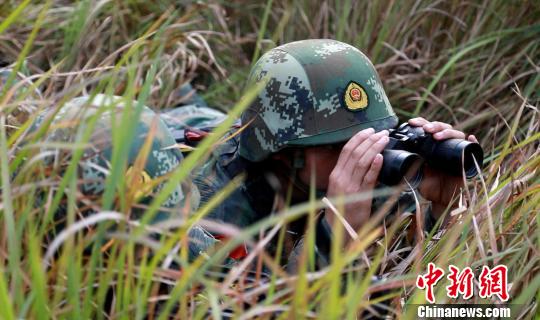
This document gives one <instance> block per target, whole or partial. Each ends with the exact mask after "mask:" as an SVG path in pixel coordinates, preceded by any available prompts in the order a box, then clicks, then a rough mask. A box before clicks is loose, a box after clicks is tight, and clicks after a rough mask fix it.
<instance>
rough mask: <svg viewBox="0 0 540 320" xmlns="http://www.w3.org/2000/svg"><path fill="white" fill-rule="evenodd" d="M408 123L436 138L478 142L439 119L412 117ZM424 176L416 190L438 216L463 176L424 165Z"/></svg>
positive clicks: (457, 189) (473, 137)
mask: <svg viewBox="0 0 540 320" xmlns="http://www.w3.org/2000/svg"><path fill="white" fill-rule="evenodd" d="M409 124H410V125H412V126H416V127H422V129H424V131H426V132H429V133H431V134H432V135H433V137H434V138H435V139H436V140H446V139H465V138H467V140H468V141H471V142H476V143H478V140H477V139H476V137H475V136H473V135H469V136H468V137H467V136H466V135H465V133H463V132H462V131H459V130H456V129H454V128H452V125H450V124H448V123H444V122H439V121H432V122H431V121H428V120H426V119H424V118H421V117H419V118H414V119H410V120H409ZM423 174H424V177H423V179H422V182H421V183H420V186H419V187H418V191H420V194H421V195H422V197H424V198H425V199H426V200H429V201H431V203H432V212H433V213H434V215H435V218H438V217H439V216H440V215H441V214H442V213H443V212H444V210H445V209H446V207H447V206H448V204H449V203H450V201H451V200H452V198H453V196H454V195H455V194H456V193H457V192H459V188H461V187H462V186H463V178H462V177H455V176H451V175H448V174H445V173H444V172H442V171H439V170H434V169H432V168H430V167H429V166H425V167H424V172H423Z"/></svg>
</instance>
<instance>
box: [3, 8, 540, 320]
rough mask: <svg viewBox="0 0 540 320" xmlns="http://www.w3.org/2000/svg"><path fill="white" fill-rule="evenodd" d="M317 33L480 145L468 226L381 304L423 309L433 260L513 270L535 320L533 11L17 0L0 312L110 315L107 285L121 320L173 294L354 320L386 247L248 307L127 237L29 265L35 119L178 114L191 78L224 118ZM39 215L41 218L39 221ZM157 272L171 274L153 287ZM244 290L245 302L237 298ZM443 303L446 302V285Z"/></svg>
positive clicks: (524, 312)
mask: <svg viewBox="0 0 540 320" xmlns="http://www.w3.org/2000/svg"><path fill="white" fill-rule="evenodd" d="M306 38H333V39H337V40H341V41H344V42H347V43H350V44H352V45H354V46H356V47H357V48H359V49H360V50H361V51H363V52H364V53H365V54H366V55H367V56H368V57H370V58H371V59H372V61H373V62H374V64H375V65H376V68H377V70H378V71H379V73H380V76H381V79H382V81H383V83H384V88H385V90H386V92H387V95H388V96H389V98H390V101H391V103H392V105H393V106H394V109H395V110H396V112H398V115H399V116H400V118H401V119H402V120H405V119H407V118H410V117H412V116H417V115H421V116H423V117H425V118H427V119H432V120H438V121H445V122H448V123H451V124H452V125H454V126H455V127H456V128H458V129H460V130H463V131H465V132H468V133H472V134H475V135H476V136H477V137H478V138H479V140H480V142H481V144H482V145H483V146H484V148H485V151H486V161H485V165H486V170H485V174H484V176H483V179H482V180H481V181H474V182H472V183H471V185H470V193H469V197H470V199H469V200H470V203H469V206H468V207H467V208H466V209H464V210H465V211H464V212H462V218H463V221H461V222H459V223H455V224H452V225H451V226H450V227H449V228H448V230H446V231H445V232H444V233H443V235H442V236H440V237H439V238H438V240H437V241H435V243H436V245H433V239H432V236H433V235H430V236H428V237H427V238H426V239H425V240H424V241H423V242H421V243H418V247H417V248H415V249H418V250H415V251H414V252H413V253H412V254H411V256H412V257H413V258H412V259H411V261H409V264H405V265H404V266H403V269H400V270H398V271H396V272H394V273H393V274H392V275H391V276H390V278H389V280H388V281H389V283H390V284H389V286H390V287H392V288H395V289H397V290H398V291H397V292H393V293H392V294H389V295H388V296H386V297H385V299H386V300H389V301H391V304H390V305H391V307H390V308H391V310H392V311H391V312H393V313H392V314H393V316H394V317H402V316H403V317H405V316H406V317H411V318H414V314H406V313H403V306H404V303H405V302H416V303H419V302H421V301H422V298H423V295H422V294H421V293H418V292H417V291H416V290H412V289H413V287H412V285H411V282H410V281H411V279H415V275H417V274H418V271H419V270H423V269H424V268H423V267H421V266H425V264H426V263H427V262H430V261H438V263H439V264H440V265H443V266H444V265H448V264H449V263H454V264H456V265H461V266H467V265H469V266H471V265H472V266H476V267H479V266H480V265H482V264H491V263H493V262H495V261H496V262H499V263H505V264H507V265H508V266H509V268H510V270H511V277H512V279H513V280H512V281H513V284H512V289H511V296H512V297H514V300H513V303H515V304H519V305H520V306H522V308H521V309H520V310H521V311H520V316H522V317H523V318H533V317H534V316H535V314H536V315H537V314H538V313H537V312H538V311H536V310H537V309H538V308H537V305H538V298H540V293H539V288H540V274H539V272H538V271H539V268H540V267H539V260H540V254H539V248H540V237H539V236H538V222H539V219H540V218H539V215H538V213H539V209H540V205H539V203H540V197H539V192H538V191H539V190H540V189H539V188H538V172H537V168H538V166H539V161H538V159H539V157H538V154H539V151H538V148H539V143H538V141H539V133H538V127H539V121H538V104H539V99H540V85H539V83H540V49H539V46H540V42H539V41H538V39H540V6H539V5H538V3H537V2H535V1H504V0H494V1H488V0H485V1H420V0H419V1H394V0H385V1H355V0H342V1H313V0H304V1H284V0H274V1H272V0H268V1H242V0H232V1H198V2H194V1H143V0H128V1H114V0H101V1H97V0H93V1H90V0H87V1H65V0H50V1H29V0H26V1H12V0H7V1H3V2H2V3H0V60H1V63H2V65H5V66H8V65H9V66H10V67H11V68H13V69H15V70H16V71H17V72H18V73H19V76H20V77H22V78H23V79H24V80H23V82H25V83H27V84H28V83H34V85H33V86H31V85H30V89H29V90H25V91H24V90H23V92H22V93H17V94H14V93H13V92H15V91H12V90H11V91H10V90H9V89H10V88H11V87H12V86H16V84H15V81H14V79H12V81H10V80H8V82H7V83H8V85H7V86H5V87H4V89H3V90H2V92H0V108H1V109H0V116H1V118H2V119H5V120H2V121H5V122H3V124H4V123H5V132H4V135H3V138H2V139H0V146H1V149H0V153H3V155H2V159H1V160H2V161H1V165H2V168H3V169H2V199H1V201H2V203H1V205H0V210H2V212H1V213H0V222H1V223H2V224H3V225H4V229H3V231H2V232H1V233H0V269H1V270H2V271H3V274H4V275H3V276H2V277H0V302H1V303H2V305H3V306H11V307H5V308H4V307H2V308H0V309H1V310H0V316H1V317H2V318H6V319H7V318H27V317H28V318H49V317H51V318H57V317H58V318H64V317H66V318H75V317H82V318H94V317H98V318H99V317H101V318H104V317H107V315H105V314H103V313H102V310H103V308H104V307H103V306H104V304H105V303H106V301H109V298H107V290H106V288H108V286H109V284H111V283H112V284H113V286H116V287H115V288H116V291H115V292H116V294H117V296H116V299H115V300H114V301H113V302H112V303H113V305H114V307H113V312H112V317H113V318H123V317H127V318H132V317H138V318H141V317H144V316H147V315H148V314H150V315H151V316H152V315H154V313H153V312H154V311H153V310H154V309H153V308H152V307H148V301H152V303H155V302H156V301H159V300H160V299H161V300H166V301H172V300H174V299H172V298H171V297H175V298H176V299H180V300H181V301H180V307H179V308H178V310H177V312H178V313H177V314H176V317H177V318H187V317H190V318H205V317H207V316H212V317H214V318H220V317H222V316H223V315H224V314H227V312H228V313H230V314H231V315H233V317H237V316H238V317H239V316H240V315H243V316H244V318H250V317H257V316H260V317H267V318H268V317H270V316H269V315H270V314H278V315H279V316H278V317H283V318H290V317H307V318H310V317H315V316H320V317H324V318H345V317H346V318H351V319H353V318H355V317H356V316H358V315H362V314H364V313H363V312H364V311H365V310H366V309H369V305H370V304H372V303H375V302H377V301H374V300H373V299H372V300H371V302H369V301H368V300H367V297H368V291H369V290H370V284H369V282H365V281H364V280H363V279H367V278H368V275H371V274H372V273H374V272H375V270H376V269H377V268H376V266H377V265H379V264H380V263H383V262H381V261H384V259H386V258H388V256H391V254H389V252H387V251H385V250H383V251H382V253H381V256H378V258H377V259H379V260H377V262H376V263H375V264H374V265H373V268H372V270H371V269H370V270H371V271H366V270H363V271H361V272H359V273H358V274H357V275H356V277H357V278H355V279H357V280H358V281H357V283H358V286H351V287H348V288H347V289H346V290H343V291H340V290H338V289H336V288H337V287H336V283H339V279H340V277H341V273H345V271H344V270H345V265H346V263H345V262H344V261H350V260H351V259H354V258H355V257H358V256H359V255H360V253H361V252H363V249H362V248H365V247H366V246H367V245H368V244H365V245H361V244H357V245H356V247H355V248H356V249H354V250H352V249H351V250H349V251H348V252H347V255H345V256H344V258H343V260H342V261H341V260H340V261H337V262H336V263H334V264H333V267H331V268H330V270H326V271H325V272H326V273H324V272H323V274H322V275H320V274H313V273H309V272H307V270H304V271H303V273H301V274H300V275H299V276H298V277H297V278H296V277H293V278H286V277H285V276H283V275H282V276H280V277H282V278H279V279H276V278H274V279H273V281H274V282H272V284H271V285H269V286H268V287H267V291H265V298H263V299H260V300H258V301H255V302H254V301H253V298H252V297H253V293H251V295H250V293H249V290H248V289H245V290H239V291H238V292H237V293H236V294H231V292H230V290H229V288H224V287H221V286H220V281H219V280H216V279H212V278H211V277H208V278H207V276H205V275H204V274H203V273H196V276H193V273H190V272H195V270H199V267H200V266H201V264H203V262H198V264H194V265H193V266H192V268H191V269H190V268H188V269H187V271H189V272H184V273H175V272H173V271H169V273H166V271H163V270H158V269H159V267H158V266H157V263H156V264H150V262H148V261H146V262H143V263H142V264H141V265H142V267H140V269H137V268H135V265H134V262H133V257H132V256H130V255H129V254H127V252H131V251H130V250H133V245H132V244H130V245H127V244H122V243H118V242H117V243H116V244H114V245H113V249H112V252H113V253H112V254H111V255H110V256H107V257H106V258H105V257H97V256H92V259H93V260H91V263H88V261H86V260H84V259H83V256H84V252H85V249H84V245H82V244H80V242H82V243H86V244H87V245H88V244H91V243H92V241H93V238H92V239H91V238H88V237H83V236H80V237H79V238H77V239H79V240H80V242H76V243H79V244H71V245H69V246H68V248H70V249H71V250H72V251H70V250H67V249H66V250H63V251H61V253H60V254H58V256H57V257H56V258H55V259H57V260H58V264H57V265H54V267H53V268H52V269H45V270H41V269H40V268H39V267H36V264H39V263H38V262H39V261H40V259H41V258H42V256H43V254H44V252H45V250H46V247H45V246H44V245H41V243H42V239H43V238H44V235H45V231H43V230H46V229H47V228H46V227H43V225H47V224H50V223H51V222H50V221H48V220H43V221H41V220H40V219H41V218H40V217H41V214H43V213H45V212H47V213H48V214H50V210H51V208H50V207H48V206H44V207H43V208H39V209H38V210H37V211H36V210H33V209H31V207H29V204H30V202H31V201H30V199H31V198H32V197H33V196H35V194H36V193H37V192H38V191H36V190H34V189H32V188H30V189H31V190H33V191H32V192H27V190H29V189H28V186H29V185H38V184H39V182H40V180H38V179H45V178H44V176H43V175H37V176H36V175H31V174H24V175H22V173H20V171H19V169H20V167H21V165H22V164H23V163H24V161H23V160H22V159H24V157H25V156H27V154H25V155H23V154H21V153H20V148H21V146H20V143H19V139H22V138H23V137H24V135H25V134H24V132H25V129H26V128H27V127H28V126H29V124H30V123H31V121H32V119H33V117H35V115H36V112H37V110H41V109H47V108H52V107H54V106H58V105H61V104H62V103H64V102H65V101H67V100H69V99H70V98H71V97H75V96H79V95H83V94H90V93H95V92H98V91H99V92H102V91H105V92H108V93H113V94H117V95H122V96H128V97H132V98H136V99H140V100H143V103H145V104H146V105H148V106H151V107H152V108H153V109H155V110H160V109H167V108H171V107H174V106H176V105H178V104H181V103H182V102H183V101H185V100H186V99H187V98H188V97H187V96H185V95H182V94H181V93H180V91H179V88H180V86H182V85H183V84H186V83H191V84H192V85H193V86H194V87H195V88H196V89H197V90H198V92H199V93H200V94H201V95H202V96H203V97H204V98H205V99H206V100H207V101H208V102H209V104H210V105H211V106H214V107H216V108H218V109H220V110H223V111H229V110H231V109H232V108H233V106H234V105H236V104H237V101H239V100H240V98H241V96H242V94H243V91H244V81H245V80H246V78H247V75H248V72H249V69H250V66H251V64H252V63H253V62H254V61H256V59H257V58H258V57H259V56H260V55H261V54H262V53H263V52H265V51H266V50H268V49H270V48H273V47H275V46H277V45H280V44H283V43H286V42H289V41H295V40H301V39H306ZM148 75H152V77H151V78H148ZM36 89H39V90H40V93H39V94H37V93H36ZM125 139H129V137H126V138H125ZM34 143H39V138H37V140H36V141H34ZM201 159H203V156H202V155H201V158H200V159H199V160H197V161H202V160H201ZM23 171H24V170H23ZM23 173H24V172H23ZM181 175H182V174H180V175H179V176H181ZM57 186H58V185H57V184H41V187H40V188H42V189H43V190H41V191H40V192H52V194H57V193H58V192H60V193H63V192H65V193H66V194H70V192H75V191H62V190H58V189H57ZM25 188H26V189H25ZM8 191H9V192H8ZM23 191H24V192H23ZM118 192H120V190H118ZM486 203H488V204H490V205H489V206H486ZM106 209H111V208H106ZM40 210H43V211H40ZM304 211H307V209H305V208H304ZM31 217H37V218H35V221H34V222H32V221H30V220H32V219H30V218H31ZM273 223H277V222H276V221H274V222H273ZM38 226H39V228H37V227H38ZM35 228H36V229H35ZM36 230H39V231H36ZM253 230H255V229H253ZM253 230H251V231H248V233H249V232H251V233H252V234H254V233H255V231H253ZM366 232H367V231H366ZM363 240H366V239H363ZM85 241H86V242H85ZM366 241H367V240H366ZM232 245H233V244H231V246H232ZM353 247H354V246H353ZM386 249H388V248H386ZM69 256H71V257H69ZM158 256H159V255H158ZM149 261H150V260H149ZM413 262H414V263H413ZM413 264H414V266H413ZM203 265H205V266H206V267H204V268H202V269H200V270H202V271H204V270H209V268H210V265H209V264H203ZM122 270H128V271H129V272H126V273H123V272H121V271H122ZM158 271H160V272H162V273H161V274H160V276H161V277H162V278H160V279H161V280H159V279H158V280H155V279H152V274H153V273H154V272H158ZM163 273H166V274H165V275H164V274H163ZM103 275H106V276H103ZM164 278H168V279H169V280H167V281H168V282H167V283H172V284H175V283H176V286H175V288H176V289H175V290H174V291H173V294H171V296H165V297H163V296H159V294H158V293H159V290H158V289H156V288H157V287H153V286H152V285H150V284H154V282H159V281H164V280H163V279H164ZM121 279H123V280H121ZM171 279H172V280H171ZM392 280H395V281H394V282H392ZM139 281H140V282H139ZM279 281H282V282H279ZM407 281H408V282H407ZM164 282H166V281H164ZM179 283H180V284H182V285H178V284H179ZM276 283H281V284H283V283H285V284H287V285H286V286H284V287H283V286H282V287H280V286H279V285H277V284H276ZM396 283H397V284H396ZM201 285H204V286H203V287H204V288H206V289H201V288H200V286H201ZM263 287H264V286H263ZM338 287H339V286H338ZM244 294H247V296H249V297H251V298H246V299H243V298H242V297H243V295H244ZM439 296H441V297H442V296H444V288H442V289H441V290H440V291H439ZM250 299H251V300H250ZM375 300H376V299H375ZM382 300H384V299H382ZM475 301H476V300H475ZM195 302H196V303H195ZM344 305H345V306H347V308H342V306H344ZM195 306H197V307H195ZM171 308H172V303H171ZM224 310H227V311H226V312H225V311H224ZM276 312H277V313H276ZM162 317H165V316H164V315H163V314H162Z"/></svg>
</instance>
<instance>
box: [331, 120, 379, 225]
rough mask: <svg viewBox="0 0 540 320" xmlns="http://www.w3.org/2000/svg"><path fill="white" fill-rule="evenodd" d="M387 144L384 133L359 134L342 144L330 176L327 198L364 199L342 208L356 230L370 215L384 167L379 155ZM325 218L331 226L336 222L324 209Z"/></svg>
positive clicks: (368, 132) (369, 130)
mask: <svg viewBox="0 0 540 320" xmlns="http://www.w3.org/2000/svg"><path fill="white" fill-rule="evenodd" d="M388 141H389V139H388V131H386V130H383V131H381V132H378V133H375V130H373V129H366V130H363V131H360V132H358V133H357V134H356V135H355V136H353V137H352V138H351V139H350V140H349V141H348V142H347V143H346V144H345V146H344V147H343V149H342V150H341V153H340V155H339V159H338V161H337V163H336V166H335V167H334V169H333V170H332V173H331V174H330V177H329V182H328V189H327V196H329V197H334V196H345V195H352V194H358V193H362V194H365V195H366V196H367V197H366V199H365V200H363V201H357V202H352V203H347V204H346V205H345V206H344V208H343V209H342V210H343V211H344V212H341V213H342V214H343V215H344V218H345V220H346V221H347V222H348V223H349V224H350V225H351V226H352V227H353V228H354V229H355V230H358V229H359V228H360V227H361V226H362V225H363V224H364V223H365V222H366V221H367V219H369V216H370V214H371V201H372V199H371V196H372V193H373V188H374V187H375V184H376V182H377V177H378V176H379V171H380V170H381V167H382V164H383V156H382V154H381V152H382V151H383V149H384V147H385V146H386V145H387V144H388ZM338 209H339V208H338ZM325 218H326V219H327V220H328V223H329V224H330V225H332V224H333V222H334V220H335V216H334V213H332V212H329V210H326V215H325Z"/></svg>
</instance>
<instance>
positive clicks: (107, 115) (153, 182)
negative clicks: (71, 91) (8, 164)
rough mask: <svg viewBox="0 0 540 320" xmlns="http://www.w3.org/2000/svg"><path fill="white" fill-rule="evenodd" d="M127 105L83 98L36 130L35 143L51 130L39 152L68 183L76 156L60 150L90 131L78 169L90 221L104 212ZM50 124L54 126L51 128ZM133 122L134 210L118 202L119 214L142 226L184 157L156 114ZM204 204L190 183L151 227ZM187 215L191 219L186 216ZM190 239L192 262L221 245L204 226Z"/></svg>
mask: <svg viewBox="0 0 540 320" xmlns="http://www.w3.org/2000/svg"><path fill="white" fill-rule="evenodd" d="M126 103H127V102H126V101H125V99H123V98H121V97H117V96H106V95H102V94H98V95H96V96H95V97H89V96H83V97H78V98H75V99H72V100H70V101H69V102H67V103H66V104H65V105H63V106H62V107H61V108H60V109H59V110H55V109H48V110H46V111H44V112H43V113H41V114H39V115H38V116H37V118H36V120H35V122H34V123H33V124H32V127H31V128H30V134H29V136H28V139H29V141H31V140H32V139H33V138H34V135H35V134H39V132H40V129H42V126H45V125H46V126H47V129H46V130H47V131H46V132H45V133H44V138H43V139H39V141H42V142H45V144H44V145H43V146H42V147H40V150H39V152H40V153H41V154H46V155H47V156H46V157H45V158H44V164H45V166H46V168H48V169H46V171H47V172H48V175H49V176H48V178H50V179H55V178H58V179H62V177H63V175H64V173H65V170H66V169H67V166H68V165H70V163H71V162H72V159H73V150H68V149H62V148H61V147H58V146H59V145H66V146H67V145H69V144H73V143H80V142H84V141H81V137H82V136H83V134H84V132H85V130H87V129H89V132H90V136H89V139H88V146H87V147H85V149H84V151H83V153H82V156H81V159H80V161H79V162H78V163H77V178H78V190H80V194H82V197H79V199H78V200H79V202H80V203H81V205H80V206H79V210H81V211H82V214H84V215H85V216H88V215H89V214H92V213H95V212H96V211H100V199H101V197H102V195H103V192H104V190H105V182H106V179H107V175H109V174H111V162H112V157H113V155H112V154H113V131H114V130H113V128H114V127H113V126H114V124H116V125H117V126H118V125H119V124H120V123H121V118H122V116H123V114H124V113H125V111H124V108H126ZM135 104H136V103H135V102H133V104H132V106H131V107H132V109H131V113H134V109H135ZM48 121H50V124H46V123H47V122H48ZM92 122H94V123H93V124H92ZM130 122H133V123H135V125H134V130H133V135H130V136H127V138H125V139H124V140H122V142H123V143H127V144H129V147H128V148H126V150H125V151H126V152H127V156H126V161H125V166H122V167H123V168H124V169H123V170H124V171H123V173H122V176H123V177H124V182H125V186H126V188H125V191H126V192H125V195H124V199H127V200H126V202H128V205H127V207H126V206H123V207H122V206H121V205H120V204H119V202H117V205H116V210H120V211H123V212H124V213H130V215H129V216H128V218H129V219H131V220H139V219H142V218H143V214H144V212H145V210H146V208H147V205H148V204H150V203H151V201H152V200H153V197H154V195H155V194H157V193H158V192H159V191H160V190H161V189H162V187H163V185H164V184H165V182H166V177H167V175H169V174H171V173H172V171H173V170H175V169H177V168H178V166H179V165H180V163H181V162H182V160H183V156H182V153H181V152H180V151H179V150H178V149H177V148H174V147H173V146H174V145H175V143H176V142H175V140H174V138H173V137H172V135H171V133H170V131H169V129H168V128H167V126H166V125H165V123H164V122H163V121H162V120H161V118H160V117H159V116H158V115H157V114H156V113H154V112H153V111H152V110H151V109H150V108H148V107H146V106H142V111H141V114H140V116H139V117H138V118H132V119H130ZM92 125H93V127H90V128H89V126H92ZM118 130H120V129H117V133H118ZM117 147H119V146H117ZM55 173H56V174H57V175H56V176H55V175H54V174H55ZM122 176H120V177H119V178H121V177H122ZM116 182H117V181H115V183H116ZM198 203H199V195H198V192H197V188H195V187H194V186H193V185H192V184H191V182H189V181H188V182H186V183H183V184H182V185H179V186H177V187H176V188H175V189H174V191H173V192H172V193H171V194H170V195H169V196H168V197H167V198H166V199H165V201H164V202H163V203H161V207H160V210H159V211H158V212H157V214H156V215H155V216H154V217H153V218H152V219H151V220H150V221H149V222H150V223H151V224H155V223H158V222H162V221H164V220H167V219H170V218H182V217H185V216H187V214H189V213H190V212H192V211H194V210H195V208H197V207H198ZM184 210H186V211H187V212H186V214H183V211H184ZM55 220H56V222H57V225H59V227H58V229H59V230H61V229H62V228H63V226H64V225H65V220H66V214H65V208H63V207H61V208H60V210H59V211H58V212H56V219H55ZM189 236H190V238H191V239H192V240H193V243H192V244H190V247H189V256H190V258H195V257H197V256H199V255H200V254H201V252H202V251H205V250H206V248H208V247H210V246H212V245H213V244H214V242H216V240H215V239H213V238H212V237H210V236H209V235H207V234H206V233H205V231H204V230H203V229H201V228H199V227H198V226H195V227H193V228H192V229H191V230H190V231H189Z"/></svg>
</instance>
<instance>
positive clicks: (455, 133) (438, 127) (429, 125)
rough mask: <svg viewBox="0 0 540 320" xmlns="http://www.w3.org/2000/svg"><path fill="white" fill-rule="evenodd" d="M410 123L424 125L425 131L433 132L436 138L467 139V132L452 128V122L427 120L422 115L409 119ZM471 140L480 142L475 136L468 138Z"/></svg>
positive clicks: (418, 125)
mask: <svg viewBox="0 0 540 320" xmlns="http://www.w3.org/2000/svg"><path fill="white" fill-rule="evenodd" d="M409 124H410V125H413V126H416V127H422V129H424V131H426V132H429V133H431V134H433V137H434V138H435V139H436V140H446V139H465V133H463V132H461V131H459V130H455V129H453V128H452V125H451V124H448V123H445V122H440V121H431V122H430V121H427V120H426V119H424V118H422V117H418V118H413V119H410V120H409ZM467 140H469V141H471V142H476V143H478V140H476V137H475V136H469V138H468V139H467Z"/></svg>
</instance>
